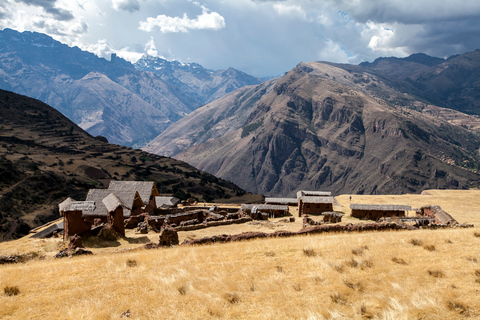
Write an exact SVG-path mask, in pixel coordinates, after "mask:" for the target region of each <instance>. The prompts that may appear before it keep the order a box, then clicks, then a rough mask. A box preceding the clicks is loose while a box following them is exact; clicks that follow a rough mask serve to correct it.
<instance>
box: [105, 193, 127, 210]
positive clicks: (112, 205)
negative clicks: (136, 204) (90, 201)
mask: <svg viewBox="0 0 480 320" xmlns="http://www.w3.org/2000/svg"><path fill="white" fill-rule="evenodd" d="M102 202H103V204H104V205H105V207H106V208H107V211H108V212H114V211H115V210H117V208H118V207H125V205H124V204H123V203H122V201H120V199H118V197H117V196H116V195H114V194H113V193H110V194H109V195H108V196H106V197H105V198H103V200H102Z"/></svg>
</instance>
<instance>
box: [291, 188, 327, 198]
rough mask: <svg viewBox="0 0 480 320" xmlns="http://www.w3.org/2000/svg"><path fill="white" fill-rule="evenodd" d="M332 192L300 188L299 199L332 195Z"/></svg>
mask: <svg viewBox="0 0 480 320" xmlns="http://www.w3.org/2000/svg"><path fill="white" fill-rule="evenodd" d="M331 195H332V193H331V192H330V191H305V190H300V191H298V192H297V199H300V198H303V197H330V196H331Z"/></svg>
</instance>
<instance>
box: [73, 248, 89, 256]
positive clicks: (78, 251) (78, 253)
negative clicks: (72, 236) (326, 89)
mask: <svg viewBox="0 0 480 320" xmlns="http://www.w3.org/2000/svg"><path fill="white" fill-rule="evenodd" d="M85 254H93V252H92V251H90V250H87V249H84V248H77V249H75V251H74V252H73V253H72V256H81V255H85Z"/></svg>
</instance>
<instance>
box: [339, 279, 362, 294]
mask: <svg viewBox="0 0 480 320" xmlns="http://www.w3.org/2000/svg"><path fill="white" fill-rule="evenodd" d="M343 283H344V284H345V285H346V286H347V287H349V288H350V289H352V290H355V291H362V290H363V285H362V283H361V282H360V281H357V282H352V281H349V280H347V279H344V280H343Z"/></svg>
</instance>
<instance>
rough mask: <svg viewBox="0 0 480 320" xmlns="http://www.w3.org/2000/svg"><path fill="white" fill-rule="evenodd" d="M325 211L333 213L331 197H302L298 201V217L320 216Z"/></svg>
mask: <svg viewBox="0 0 480 320" xmlns="http://www.w3.org/2000/svg"><path fill="white" fill-rule="evenodd" d="M329 194H330V193H329ZM326 211H333V197H330V196H302V197H301V198H299V199H298V216H299V217H301V216H302V214H311V215H320V214H322V213H323V212H326Z"/></svg>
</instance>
